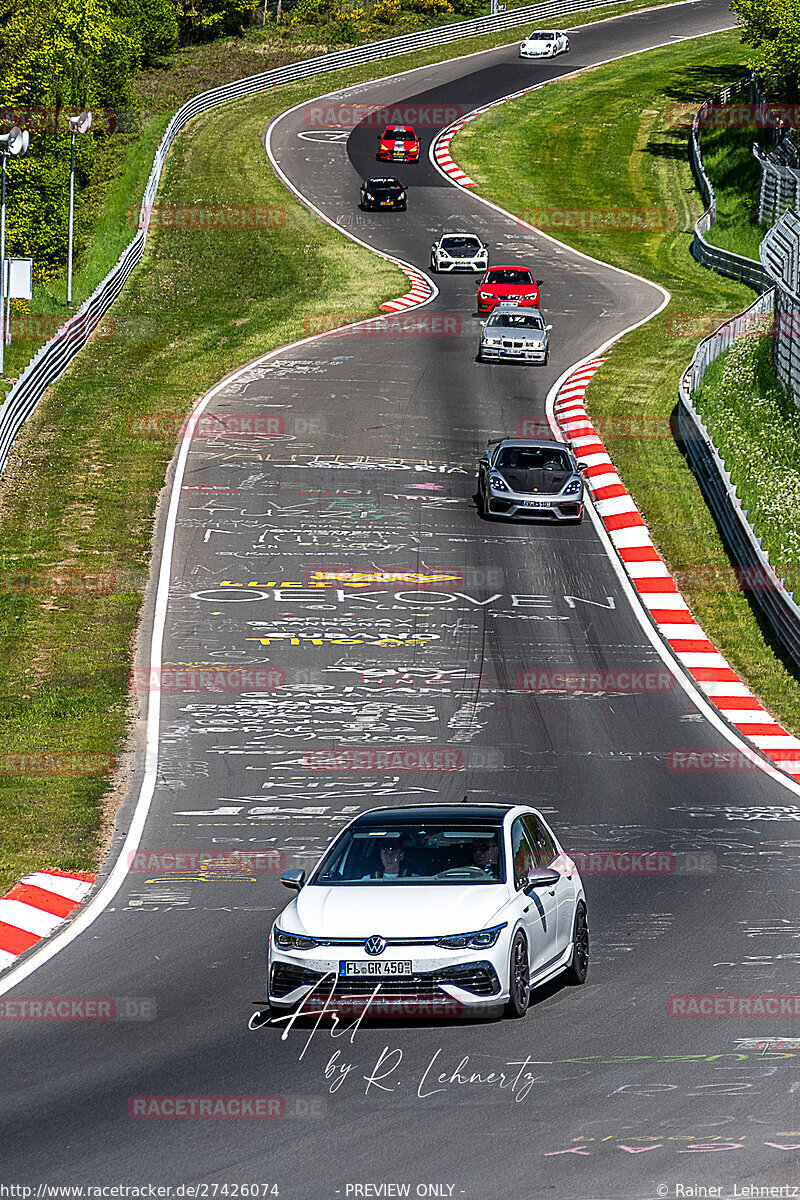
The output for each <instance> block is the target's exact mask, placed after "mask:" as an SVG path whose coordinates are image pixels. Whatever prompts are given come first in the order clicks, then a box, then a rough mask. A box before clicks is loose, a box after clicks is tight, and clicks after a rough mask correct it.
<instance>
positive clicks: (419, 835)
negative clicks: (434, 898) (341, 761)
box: [309, 822, 505, 887]
mask: <svg viewBox="0 0 800 1200" xmlns="http://www.w3.org/2000/svg"><path fill="white" fill-rule="evenodd" d="M501 835H502V827H501V826H500V825H478V824H476V825H469V824H467V823H464V824H457V823H455V822H454V823H452V824H444V823H442V822H433V823H431V824H427V825H414V824H408V825H405V824H404V825H402V826H397V825H380V824H375V825H359V826H357V827H356V828H355V829H351V830H348V831H347V832H346V833H345V834H344V836H343V837H342V839H341V841H339V842H337V843H336V845H335V846H333V847H332V849H331V850H330V851H329V853H328V854H327V855H326V856H325V858H324V859H323V860H322V862H321V863H320V865H319V868H318V869H317V871H316V872H315V874H314V875H313V876H312V877H311V879H310V880H309V883H311V884H317V885H318V886H324V887H335V886H336V885H339V884H353V883H371V884H376V883H382V884H390V883H424V884H440V883H441V884H446V883H458V884H465V883H476V884H479V883H499V882H501V881H502V880H503V879H504V878H505V871H504V867H503V849H502V836H501Z"/></svg>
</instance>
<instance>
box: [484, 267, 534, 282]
mask: <svg viewBox="0 0 800 1200" xmlns="http://www.w3.org/2000/svg"><path fill="white" fill-rule="evenodd" d="M486 282H487V283H534V282H535V280H534V278H533V275H532V274H531V272H530V271H529V270H527V269H526V268H525V267H523V268H521V269H519V270H500V271H490V272H489V274H488V275H487V276H486Z"/></svg>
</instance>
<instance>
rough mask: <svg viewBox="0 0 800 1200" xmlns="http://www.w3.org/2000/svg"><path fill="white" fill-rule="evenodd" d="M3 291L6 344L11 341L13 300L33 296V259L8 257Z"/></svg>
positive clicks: (27, 298)
mask: <svg viewBox="0 0 800 1200" xmlns="http://www.w3.org/2000/svg"><path fill="white" fill-rule="evenodd" d="M3 292H4V293H5V297H6V319H5V322H4V325H3V329H4V332H5V344H6V345H8V344H9V343H10V341H11V301H12V300H30V299H32V298H33V259H32V258H7V259H6V261H5V271H4V272H3Z"/></svg>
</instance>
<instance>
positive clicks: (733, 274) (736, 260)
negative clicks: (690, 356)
mask: <svg viewBox="0 0 800 1200" xmlns="http://www.w3.org/2000/svg"><path fill="white" fill-rule="evenodd" d="M754 88H755V84H754V83H752V82H751V81H750V80H749V79H742V80H740V81H739V82H738V83H734V84H732V85H731V86H730V87H726V88H723V90H722V91H721V92H718V93H717V94H716V96H709V98H708V100H706V101H704V103H703V104H701V106H700V108H699V109H698V110H697V112H696V113H695V116H694V120H693V121H692V130H691V133H690V135H689V156H690V158H691V162H692V170H693V171H694V174H695V178H696V180H697V186H698V187H699V189H700V194H701V196H702V197H703V203H704V204H705V205H706V211H705V212H704V213H703V215H702V217H700V219H699V220H698V221H697V222H696V224H695V227H694V237H693V240H692V254H693V255H694V257H695V258H696V259H697V261H698V262H699V263H702V264H703V266H704V267H708V268H709V269H710V270H712V271H717V272H718V274H720V275H726V276H728V278H730V279H738V280H740V282H741V283H746V284H747V285H748V287H751V288H754V289H755V291H757V292H766V291H767V290H768V289H769V288H770V287H771V286H772V280H771V279H770V278H769V276H768V275H767V273H766V271H765V270H764V268H763V267H762V265H761V263H758V262H756V261H755V260H754V259H752V258H746V257H745V256H744V255H743V254H734V253H733V252H732V251H731V250H723V249H722V247H721V246H714V245H713V244H712V243H711V242H709V241H706V236H705V235H706V234H707V233H708V231H709V229H710V228H711V226H712V225H713V224H714V222H715V221H716V219H717V200H716V196H715V195H714V188H713V187H712V185H711V180H710V179H709V178H708V176H707V175H706V172H705V168H704V166H703V159H702V156H701V154H700V142H699V140H698V137H697V131H698V129H699V128H700V125H701V123H702V122H703V116H704V114H705V113H706V111H707V109H709V108H710V107H711V106H712V105H714V104H727V103H728V101H729V100H731V99H732V98H733V96H736V95H740V94H741V93H742V92H745V91H747V92H750V93H752V92H753V90H754Z"/></svg>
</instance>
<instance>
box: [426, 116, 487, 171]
mask: <svg viewBox="0 0 800 1200" xmlns="http://www.w3.org/2000/svg"><path fill="white" fill-rule="evenodd" d="M484 111H485V110H484V109H481V112H484ZM477 115H478V114H477V113H471V114H470V116H469V117H464V119H463V120H462V121H458V122H456V124H455V125H450V126H448V128H447V129H445V130H444V131H443V132H442V133H440V134H439V136H438V137H437V138H436V139H435V140H434V143H433V147H432V153H433V157H434V159H435V160H436V163H437V165H438V166H439V167H440V168H441V170H442V171H444V173H445V174H446V175H449V176H450V178H451V179H452V180H453V182H454V183H457V184H458V185H459V187H464V188H468V187H477V186H478V185H477V184H476V182H475V180H474V179H470V177H469V175H465V173H464V172H463V171H462V170H461V167H459V165H458V164H457V163H454V162H453V160H452V158H451V157H450V141H451V139H452V138H453V137H455V135H456V134H457V133H458V131H459V129H463V127H464V126H465V125H466V123H467V121H468V120H472V117H473V116H477Z"/></svg>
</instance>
